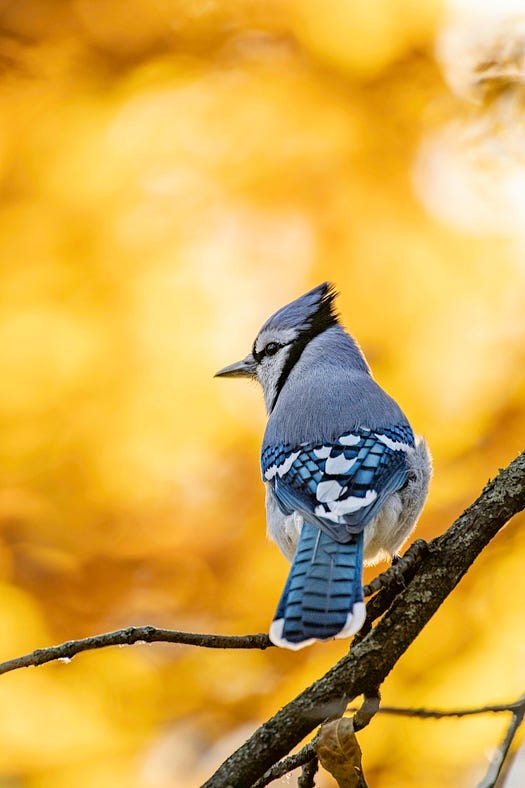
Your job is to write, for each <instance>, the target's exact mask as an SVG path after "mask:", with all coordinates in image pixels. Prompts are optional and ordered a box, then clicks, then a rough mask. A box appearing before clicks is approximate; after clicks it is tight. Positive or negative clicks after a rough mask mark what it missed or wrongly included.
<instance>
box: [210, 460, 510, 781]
mask: <svg viewBox="0 0 525 788" xmlns="http://www.w3.org/2000/svg"><path fill="white" fill-rule="evenodd" d="M524 508H525V452H523V453H522V454H521V455H519V457H517V458H516V459H515V460H514V461H513V462H512V463H511V464H510V465H509V466H508V468H506V469H505V470H502V471H500V473H499V475H498V476H497V477H496V479H494V480H493V481H491V482H489V483H488V484H487V486H486V487H485V489H484V490H483V492H482V493H481V495H480V496H479V498H478V499H477V500H476V501H475V502H474V503H473V504H472V505H471V506H470V507H469V508H468V509H466V510H465V511H464V512H463V514H462V515H461V516H460V517H459V518H458V519H457V520H456V521H455V523H454V524H453V525H452V526H451V527H450V528H449V529H448V531H446V532H445V533H444V534H443V535H442V536H440V537H438V538H436V539H434V540H433V541H432V542H431V543H430V544H429V550H428V553H427V554H426V555H425V556H424V557H423V558H422V559H421V561H420V563H419V564H418V566H417V567H416V570H415V573H414V576H413V578H412V580H410V581H409V583H408V585H407V587H406V588H405V589H404V590H403V591H402V592H401V593H399V594H398V595H397V596H396V598H395V599H394V601H393V603H392V605H391V607H390V608H389V610H388V612H387V613H386V615H385V616H384V617H383V618H382V619H381V621H380V622H379V623H378V624H377V626H376V627H374V629H372V630H371V631H370V632H369V633H368V634H367V635H366V637H364V638H363V639H362V640H360V641H359V642H357V643H355V644H354V645H353V647H352V649H351V651H350V652H349V653H348V654H347V655H346V656H345V657H343V658H342V659H341V660H340V661H339V662H338V663H337V664H336V665H335V666H334V667H333V668H332V669H331V670H330V671H329V672H328V673H326V675H325V676H323V677H322V678H321V679H319V680H318V681H316V682H315V683H314V684H312V685H311V686H310V687H308V688H307V689H305V690H304V691H303V692H301V694H300V695H298V696H297V697H296V698H295V699H294V700H292V701H291V702H290V703H288V704H287V705H286V706H284V707H283V708H282V709H281V710H280V711H279V712H278V713H277V714H276V715H275V716H274V717H272V718H271V719H269V720H268V721H267V722H265V723H264V725H262V726H261V727H260V728H259V729H258V730H257V731H255V733H254V734H253V735H252V736H251V737H250V738H249V739H248V740H247V741H246V742H245V744H243V745H242V747H240V748H239V749H238V750H237V751H236V752H235V753H233V755H231V756H230V757H229V758H228V759H227V760H226V761H225V762H224V763H223V764H222V766H220V767H219V769H218V770H217V771H216V773H215V774H214V775H213V776H212V777H211V778H210V779H209V780H208V781H207V782H206V783H205V786H204V788H221V787H223V788H226V787H227V786H234V787H235V788H237V787H238V788H247V786H250V785H252V784H253V783H254V782H255V781H256V780H257V779H258V778H259V777H261V776H262V775H263V774H264V772H265V771H266V770H267V769H268V768H269V767H271V766H272V765H273V764H274V763H276V761H278V760H279V759H281V758H282V757H283V756H285V755H287V753H289V752H290V750H291V749H292V748H293V747H295V746H296V745H297V744H298V743H299V742H300V741H301V740H302V739H303V738H304V737H305V736H306V735H307V734H308V733H310V732H311V731H312V730H313V729H314V728H315V727H317V726H318V725H319V724H320V723H322V722H323V721H324V720H325V719H326V718H327V717H330V716H334V715H338V714H341V713H342V712H343V711H344V709H345V708H346V706H347V704H348V703H349V702H350V701H351V700H353V699H354V698H355V697H356V696H357V695H361V694H362V693H366V692H374V691H375V690H376V689H377V688H378V687H379V686H380V685H381V683H382V682H383V681H384V679H385V677H386V676H387V675H388V674H389V673H390V671H391V670H392V668H393V667H394V665H395V664H396V662H397V661H398V659H399V658H400V657H401V655H402V654H403V653H404V652H405V651H406V649H407V648H408V647H409V646H410V644H411V643H412V641H413V640H414V639H415V638H416V637H417V635H418V634H419V632H420V631H421V630H422V629H423V627H424V626H425V624H426V623H427V622H428V621H429V620H430V619H431V618H432V616H433V615H434V613H435V612H436V610H437V609H438V608H439V606H440V605H441V604H442V602H443V601H444V600H445V599H446V598H447V596H448V595H449V594H450V593H451V591H452V590H453V589H454V588H455V586H456V585H457V584H458V583H459V581H460V580H461V578H462V577H463V575H464V574H465V573H466V572H467V570H468V569H469V567H470V566H471V565H472V564H473V562H474V560H475V559H476V557H477V556H478V555H479V553H480V552H481V551H482V550H483V548H484V547H486V545H487V544H488V543H489V542H490V540H491V539H492V538H493V537H494V536H495V535H496V533H497V532H498V531H499V530H500V529H501V528H502V527H503V526H504V525H505V523H506V522H507V521H508V520H510V518H511V517H512V516H513V515H515V514H517V513H518V512H520V511H522V510H523V509H524Z"/></svg>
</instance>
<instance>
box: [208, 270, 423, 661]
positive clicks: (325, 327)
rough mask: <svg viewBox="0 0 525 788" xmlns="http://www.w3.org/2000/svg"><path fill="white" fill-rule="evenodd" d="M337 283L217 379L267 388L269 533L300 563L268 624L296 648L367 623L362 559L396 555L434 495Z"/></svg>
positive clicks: (418, 447)
mask: <svg viewBox="0 0 525 788" xmlns="http://www.w3.org/2000/svg"><path fill="white" fill-rule="evenodd" d="M337 295H338V294H337V292H336V289H335V286H334V285H333V284H332V283H330V282H324V283H323V284H321V285H319V286H317V287H315V288H313V289H312V290H309V291H308V292H307V293H305V294H304V295H302V296H300V297H299V298H297V299H296V300H294V301H292V302H291V303H289V304H287V305H286V306H284V307H282V308H281V309H279V310H278V311H277V312H275V314H273V315H272V316H271V317H270V318H268V320H266V322H265V323H264V325H263V326H262V328H261V330H260V331H259V333H258V335H257V337H256V339H255V342H254V343H253V348H252V350H251V352H250V353H249V354H248V355H247V356H246V358H244V359H242V361H238V362H236V363H234V364H230V365H229V366H227V367H224V368H223V369H221V370H219V371H218V372H217V373H216V375H215V377H221V378H225V377H232V378H233V377H244V378H251V379H253V380H256V381H257V382H258V383H259V384H260V385H261V387H262V390H263V395H264V401H265V405H266V411H267V414H268V421H267V425H266V430H265V433H264V437H263V442H262V449H261V471H262V478H263V481H264V483H265V486H266V521H267V533H268V536H269V538H270V539H271V540H273V541H274V542H275V543H276V544H277V546H278V547H279V549H280V550H281V552H282V553H283V555H284V556H285V557H286V558H287V559H288V560H289V561H290V562H291V568H290V572H289V574H288V579H287V580H286V584H285V586H284V590H283V592H282V594H281V598H280V600H279V603H278V605H277V611H276V613H275V617H274V620H273V622H272V623H271V626H270V629H269V638H270V640H271V641H272V643H274V644H275V645H276V646H281V647H283V648H287V649H292V650H294V651H295V650H298V649H301V648H303V647H304V646H308V645H310V644H312V643H314V642H315V641H324V640H329V639H332V638H347V637H350V636H351V635H354V634H355V633H356V632H358V631H359V630H360V629H361V627H362V625H363V623H364V621H365V618H366V608H365V604H364V596H363V564H374V563H377V562H378V561H380V560H382V559H386V560H392V559H393V558H394V557H396V556H397V553H398V551H399V549H400V547H401V545H402V544H403V543H404V542H405V540H406V539H407V538H408V536H409V535H410V533H411V532H412V530H413V528H414V527H415V524H416V521H417V519H418V517H419V515H420V512H421V510H422V508H423V505H424V503H425V500H426V498H427V494H428V487H429V482H430V477H431V473H432V461H431V456H430V452H429V450H428V447H427V444H426V442H425V440H424V439H423V438H422V437H416V436H415V435H414V432H413V430H412V427H411V426H410V424H409V422H408V419H407V417H406V416H405V414H404V413H403V411H402V410H401V408H400V407H399V405H398V404H397V403H396V402H395V400H394V399H392V398H391V397H390V396H389V395H388V394H387V393H386V392H385V391H384V390H383V389H382V388H381V387H380V386H379V384H378V383H377V382H376V381H375V379H374V378H373V376H372V372H371V370H370V367H369V365H368V363H367V361H366V359H365V356H364V354H363V352H362V350H361V349H360V347H359V345H358V343H357V341H356V340H355V339H354V338H353V337H352V336H351V335H350V334H349V333H348V332H347V331H346V330H345V328H344V326H343V325H342V323H341V319H340V316H339V314H338V311H337V309H336V305H335V300H336V296H337Z"/></svg>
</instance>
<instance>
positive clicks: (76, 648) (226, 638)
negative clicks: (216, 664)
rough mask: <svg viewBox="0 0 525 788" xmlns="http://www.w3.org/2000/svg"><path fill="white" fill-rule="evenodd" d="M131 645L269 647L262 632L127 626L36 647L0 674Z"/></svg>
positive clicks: (11, 661)
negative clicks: (214, 632) (204, 632)
mask: <svg viewBox="0 0 525 788" xmlns="http://www.w3.org/2000/svg"><path fill="white" fill-rule="evenodd" d="M134 643H179V644H181V645H186V646H202V647H204V648H242V649H247V648H257V649H263V650H264V649H266V648H270V646H273V643H272V642H271V641H270V638H269V637H268V635H266V634H262V633H261V634H258V635H201V634H198V633H196V632H177V631H176V630H173V629H158V628H157V627H151V626H146V627H127V628H126V629H117V630H116V631H115V632H106V633H105V634H103V635H94V636H93V637H89V638H83V639H82V640H68V641H67V642H66V643H62V644H61V645H60V646H50V647H49V648H38V649H36V651H32V652H31V653H30V654H24V656H22V657H15V659H8V660H7V662H0V675H1V674H3V673H9V671H11V670H18V668H28V667H31V666H37V665H44V664H45V663H46V662H54V661H55V660H58V659H62V660H68V659H72V658H73V657H74V656H76V654H80V653H81V652H82V651H91V650H92V649H97V648H106V647H107V646H131V645H133V644H134Z"/></svg>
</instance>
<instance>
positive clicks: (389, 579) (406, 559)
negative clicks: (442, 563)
mask: <svg viewBox="0 0 525 788" xmlns="http://www.w3.org/2000/svg"><path fill="white" fill-rule="evenodd" d="M427 553H428V544H427V542H425V540H424V539H417V540H416V541H415V542H414V543H413V544H411V545H410V547H409V548H408V550H407V551H406V553H405V554H404V555H403V556H400V555H397V554H396V555H394V557H393V558H392V566H391V567H389V569H387V570H386V571H385V572H381V574H380V575H378V576H377V577H375V578H374V579H373V580H372V582H371V583H369V584H368V585H366V586H365V587H364V589H363V590H364V595H365V597H367V596H371V595H372V594H375V593H376V592H377V591H379V590H380V589H381V588H387V587H389V586H391V585H393V584H395V585H399V586H401V587H402V588H405V586H406V575H407V573H408V572H409V570H410V569H412V568H413V567H415V566H416V565H417V564H418V563H419V562H420V561H421V559H422V558H423V556H424V555H426V554H427Z"/></svg>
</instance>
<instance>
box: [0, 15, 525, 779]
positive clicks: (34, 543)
mask: <svg viewBox="0 0 525 788" xmlns="http://www.w3.org/2000/svg"><path fill="white" fill-rule="evenodd" d="M445 10H446V9H444V8H443V7H442V6H441V5H440V4H439V3H438V2H427V3H418V2H415V0H374V2H369V3H350V2H336V1H335V0H330V2H321V0H284V2H279V3H277V2H274V1H272V0H270V2H268V1H266V2H262V0H255V2H254V1H253V0H208V1H207V2H181V1H180V0H155V2H146V0H126V2H123V0H119V1H118V2H114V1H112V2H109V0H96V1H94V0H63V1H62V2H60V3H56V2H52V1H51V0H25V2H15V3H3V4H2V7H1V14H2V35H1V37H0V65H1V71H0V106H1V107H2V110H3V111H2V113H1V122H0V181H1V184H2V191H1V196H0V266H1V289H0V300H1V307H0V379H1V385H0V421H1V424H2V441H1V444H0V463H1V465H0V473H1V477H0V483H1V489H0V658H1V659H8V658H10V657H14V656H18V655H19V654H22V653H25V652H27V651H31V650H32V649H34V648H37V647H42V646H46V645H50V644H53V643H58V642H61V641H63V640H67V639H70V638H74V637H84V636H87V635H91V634H95V633H98V632H102V631H106V630H109V629H114V628H119V627H123V626H128V625H134V624H146V623H148V624H154V625H158V626H166V627H173V628H175V629H186V630H190V631H202V632H222V633H225V634H227V633H231V634H242V633H250V632H259V631H265V630H266V629H267V627H268V623H269V621H270V620H271V616H272V614H273V612H274V608H275V605H276V602H277V599H278V595H279V591H280V587H281V584H282V583H283V582H284V578H285V575H286V572H287V567H286V563H285V561H284V559H283V558H282V557H281V556H280V554H279V553H278V550H277V548H276V547H275V546H273V545H271V544H269V543H268V542H267V541H266V538H265V524H264V494H263V486H262V483H261V480H260V471H259V465H258V451H259V444H260V439H261V434H262V430H263V428H264V422H265V415H264V409H263V402H262V396H261V394H260V392H259V391H258V390H257V389H256V387H255V386H249V385H247V384H245V385H243V384H241V383H235V382H233V381H231V382H230V381H224V382H223V381H214V380H213V378H212V375H213V373H214V372H215V370H216V369H218V368H219V367H222V366H224V365H226V364H228V363H230V362H232V361H234V360H236V359H238V358H241V357H242V356H244V355H245V354H246V352H247V351H248V350H249V348H250V347H251V344H252V341H253V338H254V336H255V334H256V332H257V330H258V328H259V326H260V324H261V323H262V321H263V320H264V319H265V318H266V317H267V316H268V315H269V314H270V313H271V312H272V311H274V310H275V309H276V308H277V307H279V306H281V305H283V304H284V303H286V301H287V300H290V299H292V298H294V297H296V296H298V295H300V294H301V293H302V292H304V291H305V290H306V289H308V288H310V287H312V286H314V285H316V284H318V283H319V282H321V281H324V280H326V279H330V280H332V281H334V282H335V283H336V286H337V288H338V290H339V291H340V293H341V296H340V299H339V306H340V309H341V313H342V315H343V318H344V322H345V324H346V325H347V327H348V328H349V330H350V331H351V332H352V333H353V334H354V335H355V336H356V337H357V338H358V339H359V341H360V343H361V345H362V346H363V348H364V350H365V353H366V354H367V356H368V358H369V360H370V362H371V364H372V366H373V369H374V373H375V375H376V377H377V378H378V380H379V382H380V383H381V384H382V385H384V386H385V388H386V389H387V390H388V391H389V392H390V393H391V394H392V395H393V396H395V397H396V399H398V400H399V402H400V403H401V404H402V406H403V408H404V410H405V411H406V412H407V415H408V416H409V418H410V419H411V421H412V422H413V424H414V426H415V428H416V430H417V431H418V432H421V433H423V434H424V435H425V436H426V437H427V439H428V442H429V444H430V447H431V449H432V452H433V455H434V463H435V478H434V480H433V483H432V488H431V493H430V498H429V502H428V506H427V507H426V509H425V511H424V514H423V516H422V519H421V522H420V525H419V528H418V535H419V536H426V537H431V536H434V535H436V534H438V533H440V532H442V531H443V530H444V529H445V528H447V527H448V525H449V524H450V523H451V522H452V520H453V518H454V517H455V516H456V515H457V514H459V513H460V512H461V511H462V510H463V508H464V507H465V506H466V505H467V504H468V503H469V502H470V501H471V500H472V499H473V498H474V497H475V496H476V495H477V494H478V493H479V491H480V490H481V488H482V487H483V485H484V484H485V482H486V481H487V479H488V478H489V477H491V476H494V475H495V474H496V472H497V470H498V468H500V467H503V466H504V465H506V464H507V463H508V462H509V461H510V460H511V459H512V458H513V457H514V456H515V455H516V454H517V453H518V452H519V451H520V450H521V449H522V448H523V434H524V429H525V264H524V262H523V260H524V255H523V251H524V240H525V232H524V231H523V229H522V228H523V227H524V226H525V222H520V221H519V219H520V216H521V217H523V213H521V214H520V213H519V211H520V206H521V205H522V204H523V202H522V196H523V194H525V187H524V186H523V183H524V182H523V180H520V178H521V179H523V175H522V168H523V161H525V155H524V156H523V160H522V159H521V158H520V157H521V148H520V147H519V145H520V142H519V139H520V136H519V134H518V135H517V137H516V134H515V132H516V128H521V126H519V125H518V126H513V124H514V123H515V122H516V121H517V119H519V110H520V107H522V104H521V103H520V102H522V101H523V95H522V94H519V93H518V94H517V95H516V94H513V98H512V101H510V103H509V101H507V98H502V99H501V101H504V102H505V103H504V104H501V103H500V99H499V98H498V97H497V96H496V98H494V96H493V95H492V94H491V95H490V100H489V98H487V96H485V94H484V93H483V91H482V90H481V91H480V89H479V85H478V84H477V83H476V91H475V96H474V98H475V101H476V104H472V105H471V104H469V103H468V102H469V96H470V94H469V91H468V90H467V89H466V88H465V89H463V90H461V89H459V88H458V87H457V85H456V84H452V82H453V81H451V80H450V79H449V76H450V73H454V62H455V61H453V62H452V64H451V62H450V60H449V61H446V58H447V54H446V53H447V51H448V50H447V48H446V46H442V47H441V48H438V51H439V52H440V53H441V54H440V55H439V57H440V58H441V62H439V59H438V58H436V55H435V47H436V40H438V39H439V36H441V35H442V31H443V30H444V29H445V26H446V24H449V25H451V24H452V23H451V22H450V19H449V18H448V16H447V14H446V13H445ZM447 20H448V21H447ZM452 27H453V24H452ZM456 32H457V31H456ZM460 32H461V30H460ZM458 35H459V33H458ZM439 40H441V39H439ZM443 40H444V39H443ZM454 51H456V50H454ZM491 56H492V58H493V61H494V62H496V63H497V49H496V55H494V53H493V52H492V55H491ZM506 56H508V52H507V53H506ZM480 58H481V59H482V57H481V55H480ZM507 59H508V58H507ZM444 61H446V62H444ZM508 73H509V72H508V70H507V71H506V72H505V74H506V77H505V78H506V79H510V77H509V76H508ZM444 75H445V76H444ZM461 76H462V79H463V80H467V81H468V80H471V82H469V83H468V84H469V85H471V84H473V83H472V80H473V76H472V73H471V72H468V73H466V74H462V75H461ZM445 78H446V79H448V82H446V81H445ZM490 78H491V79H492V80H493V79H494V75H493V72H491V75H490ZM491 84H492V83H491ZM449 85H450V87H449ZM463 87H464V85H463ZM513 134H514V135H515V136H513ZM487 205H488V206H489V208H490V211H489V210H488V208H487ZM521 211H523V209H522V208H521ZM488 215H490V217H492V219H493V221H488V219H487V216H488ZM511 219H512V221H511ZM498 222H499V223H498ZM521 523H522V524H523V518H521ZM524 559H525V533H524V530H523V528H521V529H520V528H519V526H518V523H513V524H510V525H509V526H508V527H507V528H506V529H505V530H504V531H503V532H502V533H501V534H500V535H499V536H498V537H497V538H496V539H495V540H494V542H493V544H492V545H491V546H490V547H489V548H488V550H487V551H486V552H485V554H484V555H483V556H482V557H481V558H480V560H479V561H478V562H477V564H476V565H475V566H474V567H473V568H472V570H471V571H470V573H469V574H468V576H467V577H466V578H465V580H464V581H463V582H462V583H461V585H460V587H459V588H458V590H457V591H456V592H455V593H454V594H453V595H452V597H451V598H450V599H449V600H448V601H447V602H446V604H445V605H444V606H443V608H442V609H441V610H440V611H439V612H438V614H437V615H436V616H435V618H434V619H433V621H432V622H431V623H430V624H429V625H428V626H427V628H426V629H425V630H424V632H423V633H422V634H421V636H420V637H419V639H418V640H417V641H416V642H415V643H414V645H413V647H412V648H411V649H410V650H409V651H408V653H407V654H406V655H405V656H404V657H403V658H402V660H401V661H400V663H399V665H398V666H397V668H396V670H395V671H394V672H393V673H392V675H391V676H390V677H389V678H388V679H387V681H386V682H385V685H384V688H383V699H384V701H385V703H387V704H389V705H393V704H397V705H402V706H410V705H412V706H418V707H419V706H431V707H436V706H437V707H458V706H471V705H482V704H485V703H490V702H505V701H510V700H512V699H514V698H516V697H518V696H519V695H520V694H521V693H522V692H523V686H524V680H525V639H524V638H523V624H522V620H523V599H524V598H525V576H524V573H523V571H522V566H523V560H524ZM382 568H384V567H379V569H382ZM374 571H378V569H377V568H376V569H375V570H374ZM369 577H371V574H370V575H367V579H368V578H369ZM509 592H510V593H509ZM346 648H347V644H346V643H343V642H340V641H338V642H334V643H329V644H318V645H316V646H314V647H312V648H310V649H307V650H305V651H302V652H300V653H287V652H283V651H280V650H277V649H271V650H269V651H268V652H264V653H255V652H254V653H251V652H248V651H239V652H233V651H232V652H219V651H204V650H197V649H192V648H189V647H182V646H168V645H151V646H135V647H133V648H131V647H127V648H123V649H118V648H113V649H106V650H103V651H99V652H92V653H86V654H83V655H80V656H78V657H76V658H75V659H74V660H73V661H72V662H71V663H70V664H53V665H48V666H45V667H40V668H29V669H27V670H23V671H18V672H16V673H11V674H7V675H4V676H2V677H1V679H0V741H1V742H2V745H1V747H0V785H2V786H3V785H5V786H6V787H7V786H14V785H16V786H24V788H26V786H27V788H69V787H70V786H72V785H74V786H75V788H119V787H120V786H122V787H124V786H125V787H126V788H168V786H169V788H173V787H174V788H179V787H180V788H186V787H187V786H193V785H197V784H199V782H200V781H202V780H204V779H205V778H206V777H207V776H209V775H210V774H211V773H212V771H213V769H214V768H215V767H216V766H217V765H218V763H219V762H220V761H221V760H222V759H223V758H224V757H226V755H228V754H229V752H231V751H232V750H233V749H234V748H235V747H236V746H237V745H238V744H240V743H241V742H242V741H243V740H244V738H246V736H247V735H248V734H249V733H250V732H251V731H252V730H253V729H254V728H255V727H256V726H257V725H258V724H259V723H260V722H261V721H262V720H263V719H264V718H266V717H267V716H269V715H271V714H272V713H273V712H275V711H276V710H277V709H278V708H279V707H280V706H281V705H282V704H284V703H285V702H286V701H287V700H289V699H291V698H292V697H293V695H294V694H295V693H297V692H298V691H300V690H301V689H303V688H304V687H305V686H306V685H307V684H309V683H311V682H312V681H313V680H314V679H316V678H317V677H319V676H320V675H321V673H322V672H323V671H324V670H326V669H328V668H329V667H330V665H331V664H333V662H334V661H335V660H337V659H338V658H339V657H340V656H342V655H343V654H344V652H345V650H346ZM503 729H504V720H503V719H502V718H501V717H498V718H496V717H483V718H479V719H468V720H443V721H422V720H407V719H401V718H393V717H388V718H387V717H379V718H376V719H375V720H374V722H373V723H372V725H371V726H370V728H369V729H367V730H365V731H363V733H362V734H361V735H360V743H361V746H362V750H363V767H364V770H365V774H366V776H367V779H368V781H369V784H370V786H371V787H373V788H396V787H397V786H399V788H401V786H403V787H404V786H411V785H414V786H415V785H418V786H419V785H425V786H426V788H438V787H439V786H445V785H458V786H459V785H472V784H474V783H475V782H476V781H477V780H479V779H480V778H481V776H482V775H483V773H484V771H485V770H486V768H487V764H488V758H489V756H490V753H491V752H492V750H493V748H494V747H495V746H496V745H497V744H498V742H499V740H500V738H501V735H502V731H503ZM328 780H329V778H328V777H327V778H326V779H325V781H324V782H321V784H322V785H327V786H328V785H330V784H331V783H330V782H329V781H328ZM320 781H321V778H320Z"/></svg>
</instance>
